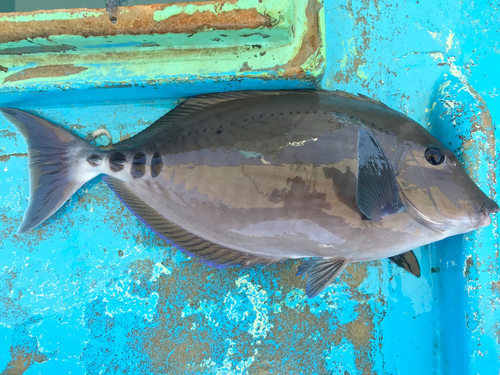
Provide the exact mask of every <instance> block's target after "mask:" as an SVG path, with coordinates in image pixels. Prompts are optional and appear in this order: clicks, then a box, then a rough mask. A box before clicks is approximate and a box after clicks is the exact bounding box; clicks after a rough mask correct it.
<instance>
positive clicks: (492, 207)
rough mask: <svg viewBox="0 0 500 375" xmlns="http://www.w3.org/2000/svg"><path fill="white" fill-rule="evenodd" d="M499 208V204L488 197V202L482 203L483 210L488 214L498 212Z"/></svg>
mask: <svg viewBox="0 0 500 375" xmlns="http://www.w3.org/2000/svg"><path fill="white" fill-rule="evenodd" d="M498 210H499V207H498V204H496V202H495V201H492V200H491V199H488V201H487V202H485V203H483V204H482V205H481V212H482V213H483V214H485V215H486V216H490V215H491V214H496V213H497V212H498Z"/></svg>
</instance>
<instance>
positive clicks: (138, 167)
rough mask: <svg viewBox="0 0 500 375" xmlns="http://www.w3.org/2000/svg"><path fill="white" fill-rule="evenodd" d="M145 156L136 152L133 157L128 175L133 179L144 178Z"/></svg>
mask: <svg viewBox="0 0 500 375" xmlns="http://www.w3.org/2000/svg"><path fill="white" fill-rule="evenodd" d="M146 159H147V157H146V154H144V152H138V153H137V154H135V155H134V160H133V161H132V168H130V174H131V175H132V177H133V178H139V177H142V176H144V174H145V173H146Z"/></svg>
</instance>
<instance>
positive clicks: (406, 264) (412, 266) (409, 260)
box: [389, 250, 420, 277]
mask: <svg viewBox="0 0 500 375" xmlns="http://www.w3.org/2000/svg"><path fill="white" fill-rule="evenodd" d="M389 259H390V260H392V261H393V262H394V263H396V264H397V265H398V266H399V267H401V268H404V269H405V270H407V271H408V272H410V273H412V274H413V275H415V276H417V277H420V265H419V264H418V260H417V257H416V256H415V254H414V253H413V251H411V250H410V251H407V252H406V253H403V254H399V255H396V256H393V257H390V258H389Z"/></svg>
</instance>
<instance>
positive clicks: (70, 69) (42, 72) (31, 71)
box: [3, 64, 88, 83]
mask: <svg viewBox="0 0 500 375" xmlns="http://www.w3.org/2000/svg"><path fill="white" fill-rule="evenodd" d="M87 69H88V68H85V67H83V66H75V65H71V64H64V65H45V66H37V67H35V68H28V69H24V70H21V71H20V72H17V73H14V74H11V75H10V76H7V77H6V78H5V79H4V80H3V82H4V83H7V82H16V81H24V80H27V79H32V78H42V77H64V76H69V75H72V74H78V73H81V72H83V71H84V70H87Z"/></svg>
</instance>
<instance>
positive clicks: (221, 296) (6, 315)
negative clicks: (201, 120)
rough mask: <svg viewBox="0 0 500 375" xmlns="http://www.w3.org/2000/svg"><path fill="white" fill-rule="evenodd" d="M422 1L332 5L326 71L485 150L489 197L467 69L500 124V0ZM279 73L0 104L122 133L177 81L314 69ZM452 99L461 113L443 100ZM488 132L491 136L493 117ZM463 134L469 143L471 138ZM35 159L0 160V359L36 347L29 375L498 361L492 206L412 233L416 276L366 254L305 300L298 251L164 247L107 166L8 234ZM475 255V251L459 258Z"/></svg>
mask: <svg viewBox="0 0 500 375" xmlns="http://www.w3.org/2000/svg"><path fill="white" fill-rule="evenodd" d="M422 3H423V2H420V4H417V3H416V2H411V3H400V2H396V1H386V0H384V1H379V2H378V3H377V4H378V6H375V5H374V4H370V5H369V6H368V5H366V2H363V1H357V0H355V1H353V2H352V3H347V4H346V3H345V2H338V1H335V2H332V3H328V4H326V7H327V12H326V16H325V25H326V33H327V42H328V45H327V47H326V53H327V58H328V59H327V72H326V74H325V76H324V79H323V82H322V84H321V86H322V87H323V88H327V89H335V88H337V89H344V90H346V91H350V92H362V93H364V94H367V95H369V96H372V97H375V98H378V99H381V100H382V101H384V102H385V103H387V104H388V105H390V106H392V107H394V108H396V109H399V110H401V111H403V112H405V113H407V114H408V115H409V116H410V117H412V118H413V119H415V120H416V121H418V122H420V123H421V124H423V125H427V126H429V128H430V129H431V131H433V132H434V133H435V134H436V135H437V136H438V137H439V138H440V139H442V140H443V141H445V142H448V143H449V144H450V147H451V148H452V149H454V150H455V151H456V152H457V154H458V155H459V156H460V157H461V158H462V160H463V161H464V162H465V163H466V164H467V163H470V162H471V161H475V160H480V161H481V165H480V166H479V167H478V168H471V170H472V172H473V177H474V178H476V179H477V181H478V183H479V184H480V186H481V187H482V188H483V189H484V190H485V191H486V192H487V193H489V194H491V195H492V196H494V194H495V191H497V190H498V185H496V186H495V185H494V184H493V182H492V179H491V173H489V172H488V170H491V169H492V168H493V169H494V167H492V165H494V163H493V160H492V157H491V156H488V155H485V153H484V151H483V148H482V145H487V144H491V142H492V139H491V137H486V136H485V135H484V134H482V133H481V132H476V133H473V134H471V132H470V119H471V118H472V116H473V115H474V114H478V112H479V111H480V110H481V109H480V108H479V107H478V105H477V100H476V99H475V98H474V97H473V96H472V95H471V94H470V93H469V92H467V91H466V90H464V89H463V87H464V85H465V83H464V82H468V83H469V84H470V85H471V86H472V87H473V88H474V89H475V90H476V91H477V92H478V93H479V94H480V95H481V96H482V97H483V99H484V100H485V102H486V105H487V107H488V108H489V110H490V111H491V115H492V118H493V123H494V124H498V119H500V97H499V96H498V94H500V92H499V91H500V88H499V82H500V72H498V70H497V69H496V67H497V66H498V65H499V64H500V58H499V54H498V53H497V52H495V51H498V50H499V47H498V43H499V42H498V40H499V39H498V37H497V36H498V34H497V33H496V30H495V28H494V26H492V25H494V22H493V21H495V20H497V18H498V16H497V15H496V13H495V11H494V9H493V8H492V7H490V6H488V3H487V2H482V3H478V4H477V5H474V4H462V5H460V7H459V6H457V3H456V2H452V1H447V0H440V1H439V2H437V3H433V6H432V7H427V6H425V5H424V4H422ZM351 9H352V10H351ZM407 15H408V17H406V16H407ZM359 16H363V17H364V18H362V17H361V18H360V17H359ZM408 25H409V26H408ZM364 31H366V32H368V34H367V35H368V37H366V36H364V34H363V32H364ZM266 40H268V39H266ZM471 59H472V61H474V64H475V65H470V66H469V69H470V70H471V72H469V71H468V69H467V68H466V67H467V65H468V64H470V60H471ZM356 64H357V65H356ZM355 65H356V66H357V68H354V66H355ZM269 75H270V79H268V80H265V79H262V77H256V78H251V76H249V75H247V76H245V78H240V77H238V75H237V74H234V73H231V72H230V74H228V75H226V76H225V77H226V78H225V80H221V79H220V76H219V75H217V74H213V75H210V74H207V76H203V77H196V76H194V75H183V76H178V77H175V80H173V82H172V83H173V84H168V85H167V84H165V85H161V84H147V83H146V82H144V80H145V76H131V77H129V78H128V80H127V81H124V82H123V83H124V84H132V87H118V86H119V85H116V86H113V87H112V88H106V89H104V88H103V87H104V83H103V84H102V85H99V87H97V88H92V82H93V81H92V76H90V78H89V80H88V82H85V83H82V84H80V85H79V86H76V88H74V89H73V90H70V91H60V90H54V88H53V86H51V85H53V84H51V83H47V84H42V85H36V86H33V88H32V89H33V90H31V91H29V92H20V93H16V92H10V93H8V94H2V95H0V102H1V103H2V104H3V105H10V106H13V107H19V108H23V109H29V110H31V111H32V112H33V113H36V114H40V115H43V116H44V117H46V118H48V119H51V120H53V121H55V122H57V123H59V124H62V125H64V126H65V127H66V128H68V129H70V130H71V131H73V132H75V133H76V134H79V135H81V136H85V135H86V134H87V133H89V132H91V131H92V130H94V129H96V128H99V127H102V126H105V127H106V128H107V129H108V130H109V131H110V132H111V134H112V136H113V139H114V141H116V140H118V139H120V138H121V137H124V136H126V135H129V134H133V133H136V132H138V131H140V130H142V129H144V128H145V127H147V126H148V124H149V123H150V122H152V121H154V120H155V119H156V118H158V117H159V116H161V115H162V114H163V113H164V112H166V111H168V110H169V109H171V108H173V107H174V106H175V105H176V104H177V103H178V100H179V98H181V97H186V96H189V95H193V94H196V93H202V92H211V91H224V90H235V89H281V88H297V87H310V85H311V82H300V81H299V80H289V81H282V80H280V79H279V74H277V73H271V72H270V73H269ZM445 75H446V76H445ZM98 78H99V80H101V77H98ZM99 82H101V81H99ZM446 82H449V84H447V83H446ZM443 84H444V85H446V86H445V87H444V88H441V89H440V87H441V86H442V85H443ZM36 90H42V91H45V92H42V93H38V92H35V91H36ZM165 98H169V99H165ZM443 98H444V99H446V100H451V99H453V100H455V101H456V102H457V103H458V104H460V105H463V107H464V108H465V109H466V110H467V111H466V113H464V115H463V116H461V117H457V118H454V119H453V116H452V115H453V113H449V114H445V115H444V116H441V115H442V114H443V113H445V112H446V108H445V107H444V106H445V104H446V102H445V101H440V100H439V99H443ZM434 103H436V104H434ZM492 131H494V132H496V141H495V142H496V147H497V150H498V149H500V133H499V130H498V128H495V129H494V130H493V129H492ZM0 136H1V137H2V142H0V155H9V154H14V153H20V154H22V153H25V152H26V148H25V145H24V141H23V140H22V138H21V136H20V135H18V134H17V133H16V132H15V130H14V129H13V127H12V126H11V125H10V124H8V123H6V122H5V121H4V120H3V118H2V119H0ZM460 137H461V138H460ZM462 139H466V140H467V139H474V140H475V146H473V147H468V148H467V149H465V150H463V149H462ZM27 162H28V161H27V158H26V157H22V156H20V157H19V156H11V157H10V159H9V160H6V161H1V162H0V186H2V188H1V192H2V193H1V195H0V217H1V218H2V221H1V224H0V227H1V231H0V232H1V233H2V237H1V238H0V243H1V248H2V258H1V260H0V268H1V269H2V271H3V272H2V273H0V370H2V369H3V368H5V366H7V364H8V362H9V361H10V359H11V352H10V350H11V347H12V348H14V349H18V350H20V352H21V353H28V354H29V353H31V354H38V355H39V356H40V357H43V358H44V361H43V362H41V363H33V364H31V366H30V367H29V369H28V370H27V371H26V372H25V374H54V373H70V372H71V373H73V374H84V373H88V374H93V373H99V372H100V371H102V372H106V373H115V374H123V373H126V372H127V371H130V369H131V368H133V369H134V373H137V374H149V373H194V374H197V373H211V374H251V373H255V372H257V371H258V370H260V371H261V372H263V373H269V374H283V373H292V374H298V373H311V374H327V373H332V374H335V375H337V374H342V375H344V374H345V372H346V371H347V373H349V374H351V375H354V374H364V373H373V374H391V375H392V374H410V375H412V374H415V375H417V374H418V375H420V374H489V373H496V372H498V359H497V358H498V355H499V354H500V353H499V351H500V347H499V344H498V342H497V336H496V335H498V326H497V324H498V323H499V322H500V316H499V314H500V312H499V311H500V310H498V306H499V303H500V292H499V291H497V289H495V284H494V283H496V282H499V276H498V275H499V272H500V271H499V266H498V258H496V255H495V252H497V251H499V248H498V246H499V245H498V236H499V232H498V230H499V229H498V216H497V218H496V222H495V224H494V225H493V226H491V227H489V228H485V229H483V230H481V231H479V232H475V233H472V234H468V235H466V236H457V237H453V238H450V239H447V240H445V241H441V242H440V243H437V244H434V245H430V246H425V247H422V248H420V249H418V250H417V251H416V254H417V257H418V258H419V260H420V262H421V267H422V270H423V275H422V277H421V278H419V279H416V278H414V277H413V276H411V275H409V274H407V273H405V272H404V271H401V270H400V269H398V268H396V267H395V266H394V265H393V264H391V263H389V262H388V261H387V260H383V261H374V262H368V263H364V264H359V265H353V266H351V267H349V268H348V269H347V272H346V273H345V275H344V276H343V277H342V278H341V279H340V280H339V281H338V282H336V283H335V284H333V285H331V286H330V287H329V288H328V289H327V290H326V292H325V293H324V294H322V295H321V296H319V297H316V298H315V299H312V300H308V299H307V298H306V297H305V295H304V292H303V290H302V288H303V286H304V280H300V279H297V280H296V279H294V278H293V275H294V274H295V272H296V269H297V267H298V265H299V264H300V262H299V261H289V262H286V263H284V264H279V265H276V266H272V267H268V268H266V269H262V268H260V267H255V268H252V269H248V270H242V271H240V270H238V269H234V270H221V271H219V270H214V269H211V268H209V267H206V266H203V265H199V264H198V263H197V262H196V261H195V260H193V259H189V258H188V257H186V256H184V255H182V254H181V253H180V252H178V251H176V250H174V249H172V248H170V247H165V246H164V244H162V243H161V242H160V241H159V240H158V239H157V238H156V237H155V236H154V235H153V234H152V233H151V232H150V231H149V230H148V229H147V228H145V227H144V225H142V224H141V223H140V222H139V221H138V220H137V219H136V218H135V217H134V216H133V215H131V214H130V213H129V212H128V210H126V209H124V207H123V205H121V203H120V202H119V201H118V199H117V198H116V197H115V196H114V195H113V193H112V192H111V191H110V190H109V189H108V188H107V187H106V186H105V185H104V184H103V183H100V182H99V179H95V180H94V181H92V182H90V183H88V184H86V185H85V186H84V187H83V188H82V189H81V190H80V191H79V192H78V193H77V194H76V195H75V196H74V197H73V198H72V199H71V200H70V201H69V202H68V203H67V204H65V205H64V206H63V207H62V209H61V210H60V211H59V212H57V213H56V214H55V215H54V217H53V218H51V219H50V220H48V221H47V223H46V224H44V225H43V226H42V227H40V229H39V230H38V231H37V232H35V233H34V234H30V235H27V236H22V237H16V236H15V230H16V228H17V226H18V225H19V223H20V221H21V219H22V215H23V212H24V210H25V209H26V207H27V199H26V198H27V197H28V172H27ZM496 174H497V176H499V175H500V169H499V167H496ZM497 200H498V199H497ZM72 227H73V229H71V228H72ZM76 228H78V229H76ZM468 257H470V259H472V260H473V262H472V265H471V266H470V267H469V268H468V269H467V273H464V269H465V265H466V260H467V259H468ZM478 262H479V263H478ZM106 351H107V352H106ZM186 363H189V365H186ZM186 366H190V367H186Z"/></svg>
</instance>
